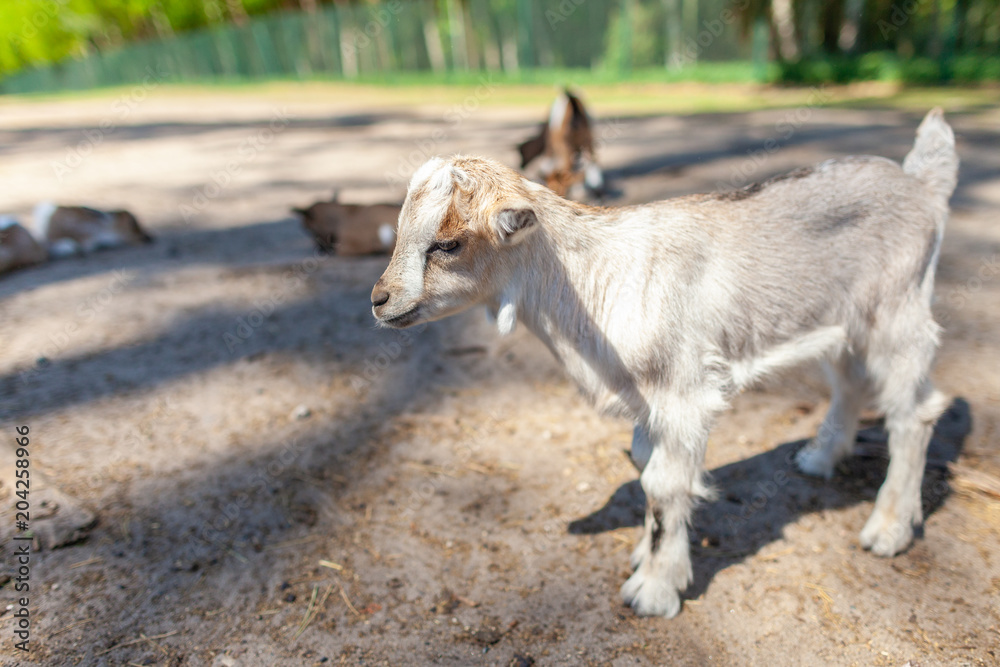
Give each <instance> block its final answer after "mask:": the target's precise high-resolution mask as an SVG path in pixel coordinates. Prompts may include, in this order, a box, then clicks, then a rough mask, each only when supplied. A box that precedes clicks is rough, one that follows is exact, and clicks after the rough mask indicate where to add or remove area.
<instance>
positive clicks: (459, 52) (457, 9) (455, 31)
mask: <svg viewBox="0 0 1000 667" xmlns="http://www.w3.org/2000/svg"><path fill="white" fill-rule="evenodd" d="M447 7H448V33H449V37H450V38H451V66H452V69H462V70H467V69H469V52H468V48H467V47H466V43H465V19H464V18H463V17H462V15H463V14H464V12H463V11H462V3H461V0H448V1H447Z"/></svg>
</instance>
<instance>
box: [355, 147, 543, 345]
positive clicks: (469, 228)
mask: <svg viewBox="0 0 1000 667" xmlns="http://www.w3.org/2000/svg"><path fill="white" fill-rule="evenodd" d="M540 189H541V186H539V185H536V184H534V183H531V182H529V181H527V180H526V179H524V178H522V177H521V176H520V175H519V174H518V173H517V172H515V171H513V170H512V169H508V168H507V167H505V166H503V165H501V164H499V163H497V162H493V161H491V160H485V159H479V158H465V157H454V158H451V159H447V160H445V159H441V158H434V159H432V160H430V161H429V162H427V163H426V164H424V166H422V167H421V168H420V169H419V170H418V171H417V173H416V174H414V176H413V179H412V180H411V181H410V187H409V191H408V192H407V195H406V201H405V202H404V203H403V209H402V211H400V214H399V223H398V228H397V236H396V248H395V250H394V251H393V253H392V260H391V261H390V262H389V267H388V268H387V269H386V270H385V273H383V274H382V277H381V278H379V280H378V282H377V283H375V289H374V290H372V312H373V313H374V315H375V319H377V320H378V322H379V324H381V325H383V326H388V327H394V328H403V327H408V326H411V325H413V324H417V323H418V322H429V321H431V320H436V319H440V318H442V317H446V316H448V315H452V314H454V313H457V312H459V311H461V310H464V309H466V308H468V307H470V306H474V305H477V304H480V303H487V302H490V301H493V300H495V299H496V298H497V297H498V294H499V292H500V291H501V290H502V289H503V286H504V285H505V284H506V283H507V282H508V280H509V278H510V273H511V271H512V269H513V267H514V265H515V257H516V256H517V254H518V252H519V250H520V247H521V244H522V242H523V241H524V240H525V239H526V238H527V237H528V236H530V235H531V234H532V233H533V232H534V231H535V230H536V229H537V228H538V218H537V217H536V213H535V209H534V208H533V201H534V200H533V196H532V193H533V192H536V191H538V190H540Z"/></svg>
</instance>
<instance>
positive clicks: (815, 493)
mask: <svg viewBox="0 0 1000 667" xmlns="http://www.w3.org/2000/svg"><path fill="white" fill-rule="evenodd" d="M971 430H972V415H971V413H970V409H969V403H968V402H967V401H966V400H965V399H963V398H956V399H955V400H954V401H953V402H952V404H951V405H950V406H949V408H948V410H947V411H946V412H945V413H944V414H943V415H942V416H941V418H940V419H939V420H938V423H937V425H936V426H935V427H934V436H933V437H932V439H931V444H930V447H929V449H928V453H927V467H926V470H925V472H924V480H923V485H922V497H923V511H924V517H925V518H926V517H928V516H930V515H932V514H933V513H934V512H936V511H937V510H938V509H939V508H940V507H941V506H942V505H943V504H944V501H945V500H946V499H947V498H948V496H949V495H951V487H950V485H949V484H948V469H947V464H948V463H949V462H952V461H956V460H957V459H958V457H959V455H960V454H961V452H962V447H963V445H964V443H965V438H966V436H967V435H968V434H969V433H970V432H971ZM886 439H887V436H886V433H885V430H884V429H883V427H882V425H881V424H877V425H872V426H869V427H868V428H865V429H863V430H862V431H860V432H859V434H858V444H857V447H856V450H857V451H856V453H855V455H854V456H852V457H849V458H848V459H846V460H845V461H843V462H842V463H841V464H840V465H839V466H838V470H837V473H836V475H835V476H834V478H833V480H831V481H830V482H826V481H824V480H821V479H816V478H814V477H809V476H806V475H803V474H802V473H801V472H799V470H798V468H797V467H796V465H795V453H796V452H797V451H798V450H799V449H800V448H801V447H802V446H803V445H805V443H806V441H804V440H799V441H795V442H787V443H784V444H781V445H778V446H777V447H775V448H774V449H772V450H770V451H768V452H764V453H762V454H758V455H757V456H753V457H751V458H749V459H745V460H743V461H737V462H736V463H730V464H728V465H724V466H721V467H719V468H716V469H715V470H713V471H711V474H712V479H713V481H714V484H715V487H716V489H717V490H718V491H719V498H718V500H716V501H714V502H709V503H704V504H703V505H701V506H700V507H698V508H697V509H696V511H695V514H694V519H693V525H692V529H691V530H690V538H691V548H692V561H693V565H694V573H695V575H694V576H695V579H694V583H693V584H692V585H691V586H690V587H689V588H688V590H687V593H686V597H688V598H696V597H698V596H700V595H701V594H702V593H704V592H705V590H706V588H707V587H708V585H709V583H710V582H711V581H712V579H713V578H714V577H715V575H716V574H717V573H718V572H719V571H721V570H723V569H725V568H727V567H729V566H730V565H734V564H736V563H739V562H742V561H743V560H745V559H746V558H747V557H748V556H751V555H753V554H755V553H757V552H758V551H760V550H761V549H762V548H763V547H765V546H766V545H768V544H770V543H771V542H775V541H777V540H780V539H781V538H782V534H783V531H784V528H785V526H787V525H789V524H791V523H793V522H795V521H797V520H798V519H799V517H801V516H802V515H804V514H806V513H810V512H817V511H822V510H836V509H843V508H846V507H851V506H853V505H856V504H858V503H862V502H870V501H873V500H874V499H875V494H876V493H877V492H878V488H879V486H881V484H882V481H883V480H884V479H885V472H886V467H887V464H888V460H887V458H886V450H885V442H886ZM645 511H646V497H645V494H644V493H643V491H642V487H641V486H640V484H639V480H633V481H630V482H626V483H625V484H623V485H621V486H620V487H619V488H618V490H617V491H615V492H614V493H613V494H612V495H611V497H610V498H609V499H608V501H607V502H606V503H605V505H604V507H601V508H600V509H598V510H596V511H594V512H593V513H592V514H590V515H588V516H586V517H582V518H580V519H577V520H575V521H573V522H571V523H570V525H569V529H568V531H569V533H571V534H575V535H590V534H596V533H603V532H607V531H612V530H616V529H618V528H626V527H633V526H641V525H643V520H644V517H645ZM860 529H861V527H860V526H858V530H859V531H860ZM917 535H918V538H919V537H920V536H921V532H920V531H919V530H918V532H917Z"/></svg>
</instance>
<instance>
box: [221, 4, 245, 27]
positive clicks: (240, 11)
mask: <svg viewBox="0 0 1000 667" xmlns="http://www.w3.org/2000/svg"><path fill="white" fill-rule="evenodd" d="M226 10H227V11H228V12H229V18H230V19H231V20H232V22H233V23H235V24H236V25H238V26H245V25H246V24H247V23H249V21H250V19H249V17H247V10H246V8H245V7H244V6H243V0H226Z"/></svg>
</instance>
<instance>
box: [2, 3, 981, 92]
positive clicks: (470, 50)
mask: <svg viewBox="0 0 1000 667" xmlns="http://www.w3.org/2000/svg"><path fill="white" fill-rule="evenodd" d="M263 14H267V16H261V15H263ZM373 26H374V29H372V27H373ZM751 41H752V42H753V44H754V46H753V48H751ZM751 58H753V59H754V60H755V63H754V64H755V68H754V70H753V72H755V74H750V75H749V76H748V75H747V72H750V70H749V69H747V68H743V69H740V70H739V75H738V76H737V77H736V80H746V79H747V78H750V79H755V80H777V81H784V82H788V83H800V84H811V83H818V82H847V81H854V80H898V81H904V82H911V83H919V84H928V83H940V82H946V81H954V82H960V83H969V82H976V81H983V80H997V79H1000V0H701V1H698V0H559V1H558V2H557V1H556V0H552V1H549V2H532V0H366V1H362V0H338V1H337V2H333V0H0V90H4V91H8V92H9V91H28V90H52V89H58V88H62V87H91V86H99V85H118V84H119V83H124V82H127V81H130V80H134V79H135V78H136V75H137V73H142V72H149V71H151V69H156V70H157V71H164V72H166V74H165V75H164V76H165V78H167V79H171V80H179V81H192V80H205V79H227V78H237V79H246V78H250V79H253V78H267V77H272V78H273V77H281V76H291V77H312V76H334V77H344V78H356V77H359V76H368V77H371V76H373V75H374V76H377V75H381V76H386V77H390V76H392V75H393V74H395V73H400V72H404V71H413V70H418V71H425V70H430V71H433V72H434V73H435V74H436V75H438V76H446V75H448V73H450V72H465V71H481V70H490V71H495V72H503V73H505V74H506V75H508V76H510V75H514V76H520V77H522V78H523V77H524V76H528V75H527V72H528V71H530V70H537V69H553V68H555V69H558V68H586V69H589V70H591V71H595V72H596V71H607V72H612V73H615V74H617V75H618V76H621V74H622V73H626V72H635V71H638V70H641V69H649V68H656V67H660V68H662V70H663V75H664V80H668V79H669V80H678V79H685V78H692V77H693V78H695V79H703V78H704V77H706V76H709V77H712V78H718V79H720V80H728V79H729V78H731V77H732V74H733V72H735V70H731V69H726V68H725V67H715V68H713V67H704V66H699V67H696V65H703V64H704V63H712V62H718V61H737V60H739V61H743V62H747V61H749V60H750V59H751ZM53 63H61V64H58V65H57V66H55V67H52V66H50V65H51V64H53ZM713 71H717V73H716V74H708V73H709V72H713ZM16 72H21V73H20V74H18V75H17V76H11V75H12V74H14V73H16ZM519 73H520V74H519Z"/></svg>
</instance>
